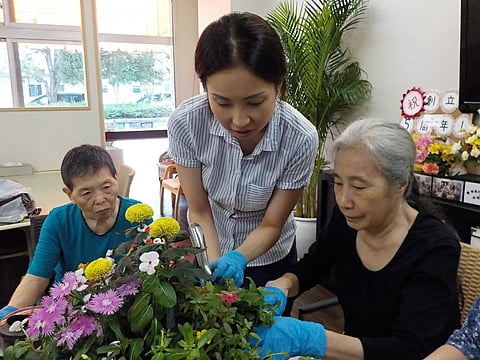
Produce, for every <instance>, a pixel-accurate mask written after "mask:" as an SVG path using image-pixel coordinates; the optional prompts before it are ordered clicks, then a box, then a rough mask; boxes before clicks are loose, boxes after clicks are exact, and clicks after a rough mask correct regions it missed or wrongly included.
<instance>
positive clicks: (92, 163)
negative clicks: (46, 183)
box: [60, 144, 117, 190]
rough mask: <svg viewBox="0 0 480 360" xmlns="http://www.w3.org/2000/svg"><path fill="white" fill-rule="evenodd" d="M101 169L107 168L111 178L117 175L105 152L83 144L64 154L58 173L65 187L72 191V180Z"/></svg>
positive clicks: (98, 147)
mask: <svg viewBox="0 0 480 360" xmlns="http://www.w3.org/2000/svg"><path fill="white" fill-rule="evenodd" d="M102 168H107V169H108V170H109V171H110V173H111V174H112V176H115V174H116V173H117V169H116V168H115V164H114V163H113V160H112V157H111V156H110V154H109V153H108V151H107V150H105V149H103V148H101V147H100V146H97V145H88V144H85V145H80V146H77V147H74V148H72V149H70V150H69V151H68V152H67V153H66V154H65V156H64V157H63V161H62V165H61V167H60V173H61V175H62V180H63V183H64V184H65V186H66V187H68V188H69V189H70V190H73V182H72V179H73V178H76V177H80V178H81V177H84V176H87V175H93V174H95V173H96V172H97V171H99V170H100V169H102Z"/></svg>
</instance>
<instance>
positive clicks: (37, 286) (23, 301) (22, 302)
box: [0, 274, 50, 318]
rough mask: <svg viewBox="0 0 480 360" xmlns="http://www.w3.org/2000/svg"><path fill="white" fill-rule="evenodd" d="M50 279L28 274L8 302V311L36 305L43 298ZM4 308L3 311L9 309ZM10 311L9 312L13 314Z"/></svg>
mask: <svg viewBox="0 0 480 360" xmlns="http://www.w3.org/2000/svg"><path fill="white" fill-rule="evenodd" d="M49 282H50V279H46V278H43V277H40V276H35V275H31V274H26V275H25V276H24V277H23V279H22V281H21V282H20V284H19V285H18V286H17V288H16V289H15V292H14V293H13V295H12V297H11V298H10V301H9V302H8V305H7V306H8V307H9V308H8V309H9V310H11V311H14V310H15V309H14V308H16V309H20V308H23V307H26V306H32V305H35V303H36V302H37V300H38V299H39V298H40V297H41V296H42V294H43V293H44V291H45V289H46V288H47V286H48V284H49ZM7 306H6V307H4V308H3V309H5V308H7ZM11 311H9V312H11ZM6 315H8V314H3V313H2V315H1V316H0V318H1V317H3V316H6Z"/></svg>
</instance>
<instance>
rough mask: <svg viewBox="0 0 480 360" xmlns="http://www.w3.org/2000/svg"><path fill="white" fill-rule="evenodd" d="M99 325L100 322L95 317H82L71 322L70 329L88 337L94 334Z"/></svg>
mask: <svg viewBox="0 0 480 360" xmlns="http://www.w3.org/2000/svg"><path fill="white" fill-rule="evenodd" d="M99 325H100V324H99V323H98V320H97V319H95V318H94V317H93V316H88V315H80V316H79V317H77V318H75V319H74V320H73V321H72V322H71V324H70V329H71V330H72V331H77V330H79V331H80V332H81V336H88V335H90V334H93V332H94V331H96V330H97V327H98V326H99Z"/></svg>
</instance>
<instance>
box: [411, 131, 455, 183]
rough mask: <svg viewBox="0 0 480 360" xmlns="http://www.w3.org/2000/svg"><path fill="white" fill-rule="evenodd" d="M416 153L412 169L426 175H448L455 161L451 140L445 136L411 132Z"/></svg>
mask: <svg viewBox="0 0 480 360" xmlns="http://www.w3.org/2000/svg"><path fill="white" fill-rule="evenodd" d="M412 137H413V140H414V141H415V146H416V148H417V155H416V158H415V165H414V169H415V171H416V172H422V173H424V174H428V175H440V176H448V175H450V171H451V169H452V168H453V167H454V165H455V163H456V159H455V155H454V154H453V152H452V144H453V141H452V140H451V139H450V138H447V137H445V136H436V135H430V134H427V135H421V134H418V133H414V134H412Z"/></svg>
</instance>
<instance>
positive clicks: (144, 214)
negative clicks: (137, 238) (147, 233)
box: [125, 204, 153, 223]
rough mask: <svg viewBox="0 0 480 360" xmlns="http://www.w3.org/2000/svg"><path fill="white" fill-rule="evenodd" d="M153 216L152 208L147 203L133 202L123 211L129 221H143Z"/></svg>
mask: <svg viewBox="0 0 480 360" xmlns="http://www.w3.org/2000/svg"><path fill="white" fill-rule="evenodd" d="M152 216H153V209H152V208H151V207H150V206H149V205H147V204H135V205H132V206H130V207H129V208H128V209H127V211H125V219H127V220H128V221H129V222H131V223H134V222H143V221H145V220H148V219H150V218H151V217H152Z"/></svg>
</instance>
